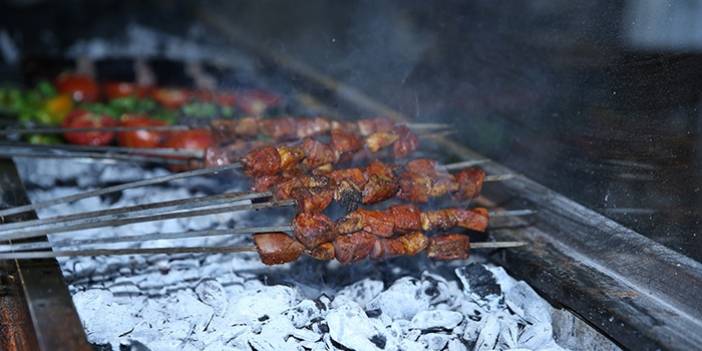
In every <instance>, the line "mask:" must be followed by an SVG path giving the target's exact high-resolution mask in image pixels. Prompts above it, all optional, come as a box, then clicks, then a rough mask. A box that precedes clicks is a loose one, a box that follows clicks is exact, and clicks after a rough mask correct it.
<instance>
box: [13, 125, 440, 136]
mask: <svg viewBox="0 0 702 351" xmlns="http://www.w3.org/2000/svg"><path fill="white" fill-rule="evenodd" d="M400 124H402V125H405V126H407V128H410V129H415V130H435V129H446V128H450V127H451V125H449V124H444V123H400ZM207 127H208V126H207V125H202V126H186V125H170V126H137V127H84V128H61V127H39V128H6V129H0V135H8V134H18V135H22V134H63V133H78V132H133V131H140V130H150V131H181V130H190V129H193V128H207Z"/></svg>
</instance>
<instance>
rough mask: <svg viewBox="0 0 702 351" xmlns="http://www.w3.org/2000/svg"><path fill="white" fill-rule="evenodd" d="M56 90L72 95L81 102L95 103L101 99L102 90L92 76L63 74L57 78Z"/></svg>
mask: <svg viewBox="0 0 702 351" xmlns="http://www.w3.org/2000/svg"><path fill="white" fill-rule="evenodd" d="M54 84H55V85H56V90H58V91H59V92H60V93H62V94H68V95H70V96H71V97H72V98H73V100H75V101H79V102H94V101H97V100H98V98H99V97H100V89H99V88H98V85H97V83H95V81H94V80H93V78H91V77H90V76H87V75H83V74H73V73H63V74H60V75H59V76H58V77H57V78H56V82H54Z"/></svg>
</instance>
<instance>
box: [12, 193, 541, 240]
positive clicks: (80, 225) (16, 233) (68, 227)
mask: <svg viewBox="0 0 702 351" xmlns="http://www.w3.org/2000/svg"><path fill="white" fill-rule="evenodd" d="M295 205H296V202H295V201H294V200H284V201H270V202H262V203H257V204H245V205H226V206H219V207H208V208H205V209H198V210H180V211H174V212H168V213H160V214H150V215H141V216H133V217H126V218H118V217H117V218H116V217H114V216H111V217H108V218H106V219H105V218H101V217H97V218H96V217H93V218H86V219H79V220H76V221H74V222H68V223H60V224H59V225H53V226H52V227H49V228H42V227H40V228H31V229H29V230H13V231H9V232H5V233H0V241H6V240H17V239H27V238H34V237H40V236H45V235H56V234H61V233H67V232H75V231H80V230H85V229H93V228H101V227H112V226H121V225H127V224H135V223H144V222H155V221H162V220H168V219H175V218H186V217H198V216H207V215H213V214H219V213H226V212H236V211H246V210H259V209H264V208H273V207H285V206H295ZM488 213H489V215H490V216H491V217H495V218H497V217H517V216H529V215H532V214H534V211H531V210H515V211H498V212H493V211H490V212H488Z"/></svg>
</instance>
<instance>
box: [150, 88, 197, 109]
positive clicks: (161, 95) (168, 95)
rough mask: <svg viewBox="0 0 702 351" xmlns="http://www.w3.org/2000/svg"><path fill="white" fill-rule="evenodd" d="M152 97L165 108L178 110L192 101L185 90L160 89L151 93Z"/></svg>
mask: <svg viewBox="0 0 702 351" xmlns="http://www.w3.org/2000/svg"><path fill="white" fill-rule="evenodd" d="M151 97H152V98H153V99H154V100H156V102H158V103H159V104H161V105H162V106H163V107H165V108H170V109H177V108H180V107H181V106H183V105H185V104H186V103H187V102H188V100H189V99H190V93H188V91H187V90H185V89H175V88H158V89H156V90H154V91H153V92H151Z"/></svg>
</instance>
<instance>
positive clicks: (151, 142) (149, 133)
mask: <svg viewBox="0 0 702 351" xmlns="http://www.w3.org/2000/svg"><path fill="white" fill-rule="evenodd" d="M165 125H166V122H165V121H161V120H158V119H152V118H148V117H146V116H140V115H124V116H123V117H122V121H121V126H122V127H145V126H165ZM164 139H165V133H163V132H159V131H155V130H135V131H129V132H120V133H118V134H117V142H118V143H119V145H121V146H126V147H136V148H150V147H158V146H159V145H160V144H161V143H162V142H163V140H164Z"/></svg>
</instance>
